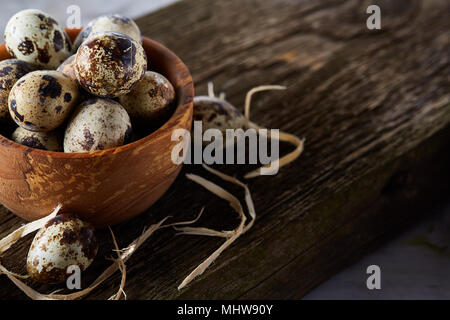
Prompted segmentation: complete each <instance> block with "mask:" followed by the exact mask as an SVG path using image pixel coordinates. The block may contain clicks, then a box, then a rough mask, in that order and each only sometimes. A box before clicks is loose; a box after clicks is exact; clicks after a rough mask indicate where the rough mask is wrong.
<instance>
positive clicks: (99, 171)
mask: <svg viewBox="0 0 450 320" xmlns="http://www.w3.org/2000/svg"><path fill="white" fill-rule="evenodd" d="M66 31H67V33H68V34H69V37H70V38H71V40H72V41H73V40H74V39H75V38H76V36H77V35H78V33H79V32H80V31H81V29H66ZM142 45H143V48H144V50H145V52H146V54H147V58H148V70H152V71H156V72H159V73H161V74H162V75H164V76H165V77H166V78H167V79H168V80H169V81H170V82H171V83H172V85H173V87H174V88H175V92H176V106H175V108H174V111H173V114H172V115H171V117H170V118H169V119H168V121H167V122H165V123H164V124H163V125H162V126H161V127H160V128H158V129H156V131H154V132H152V133H151V134H149V135H148V136H145V137H143V138H142V139H140V140H138V141H135V142H132V143H129V144H126V145H123V146H120V147H117V148H111V149H107V150H102V151H95V152H87V153H62V152H50V151H44V150H39V149H32V148H29V147H26V146H23V145H20V144H17V143H15V142H13V141H12V140H10V139H8V138H7V137H4V136H2V135H0V202H1V203H2V204H3V205H4V206H5V207H6V208H8V209H9V210H10V211H12V212H13V213H14V214H16V215H17V216H19V217H21V218H23V219H25V220H28V221H32V220H36V219H40V218H42V217H44V216H46V215H47V214H49V213H50V212H51V211H52V210H53V209H54V208H55V207H56V206H57V205H58V204H61V205H62V212H67V213H75V214H77V215H79V216H80V217H81V218H83V219H84V220H86V221H89V222H91V223H93V224H94V225H95V226H97V227H104V226H109V225H114V224H117V223H120V222H122V221H125V220H128V219H130V218H132V217H134V216H136V215H138V214H140V213H142V212H144V211H145V210H146V209H148V208H149V207H150V206H151V205H152V204H153V203H155V202H156V201H157V200H158V199H159V198H160V197H161V196H162V195H163V194H164V193H165V192H166V191H167V189H168V188H169V187H170V185H171V184H172V183H173V181H174V180H175V178H176V177H177V175H178V173H179V171H180V170H181V165H179V164H175V163H173V161H172V157H171V154H172V149H173V147H175V146H176V145H177V144H178V143H179V142H178V141H172V139H171V136H172V132H173V131H174V130H176V129H186V130H190V128H191V124H192V114H193V103H192V101H193V97H194V85H193V82H192V77H191V75H190V73H189V70H188V68H187V67H186V65H185V64H184V63H183V62H182V61H181V60H180V59H179V58H178V57H177V56H176V55H175V54H174V53H173V52H171V51H170V50H169V49H167V48H166V47H164V46H163V45H161V44H159V43H157V42H156V41H153V40H151V39H149V38H146V37H143V41H142ZM8 58H10V56H9V54H8V53H7V51H6V49H5V45H4V44H1V45H0V60H4V59H8Z"/></svg>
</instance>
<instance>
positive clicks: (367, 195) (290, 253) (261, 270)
mask: <svg viewBox="0 0 450 320" xmlns="http://www.w3.org/2000/svg"><path fill="white" fill-rule="evenodd" d="M369 4H378V5H379V6H380V7H381V12H382V30H380V31H370V30H368V29H367V28H366V18H367V16H368V15H367V14H366V13H365V12H366V8H367V6H368V5H369ZM448 12H449V4H448V1H447V0H430V1H428V0H427V1H418V0H416V1H413V0H396V1H391V0H385V1H356V0H355V1H352V0H348V1H343V0H334V1H333V0H324V1H316V0H311V1H302V0H273V1H263V0H261V1H256V0H255V1H241V0H229V1H220V0H196V1H193V0H192V1H182V2H180V3H177V4H175V5H173V6H170V7H167V8H165V9H162V10H160V11H158V12H156V13H152V14H150V15H148V16H146V17H143V18H141V19H139V20H138V24H139V25H140V26H141V28H142V30H143V32H144V34H145V35H146V36H149V37H152V38H153V39H156V40H158V41H160V42H162V43H164V44H165V45H167V46H168V47H169V48H171V49H172V50H173V51H174V52H176V53H177V54H178V55H179V56H180V57H181V58H182V59H183V60H184V61H185V63H186V64H187V65H188V67H189V68H190V70H191V72H192V74H193V76H194V81H195V83H196V91H197V94H205V93H206V83H207V82H208V81H214V83H215V86H216V89H217V90H218V91H225V92H226V93H227V97H228V99H229V100H230V101H231V102H232V103H233V104H235V105H236V106H238V107H240V108H242V106H243V100H244V96H245V93H246V92H247V91H248V90H249V89H250V88H252V87H254V86H257V85H261V84H284V85H287V86H288V87H289V88H288V90H287V91H285V92H276V93H275V92H273V93H265V94H261V95H259V96H258V97H257V98H256V99H255V104H254V108H253V115H254V118H253V119H254V121H255V122H257V123H259V124H262V125H265V126H268V127H273V128H280V129H282V130H284V131H288V132H293V133H295V134H297V135H299V136H302V137H305V138H306V139H307V140H306V141H307V144H306V152H305V153H304V155H303V156H302V157H301V159H299V160H298V161H297V162H295V163H293V164H291V165H289V166H288V167H286V168H283V169H282V170H281V172H280V173H279V174H278V175H277V176H275V177H261V178H258V179H256V180H251V181H249V187H250V189H251V190H252V193H253V197H254V200H255V204H256V209H257V213H258V219H257V222H256V224H255V226H254V228H253V229H252V230H251V232H249V233H248V234H246V235H245V236H243V237H242V238H240V239H239V240H238V241H237V242H236V243H235V245H233V246H232V247H231V248H230V249H229V250H227V251H226V252H225V253H224V254H223V255H222V256H221V257H220V258H219V259H218V260H217V261H216V262H215V264H214V265H213V266H212V267H211V268H210V269H209V270H208V271H207V272H206V273H205V274H204V275H203V276H201V277H200V278H199V279H197V280H196V281H195V282H194V283H193V284H192V285H190V286H189V287H188V288H187V289H185V290H182V291H178V290H177V289H176V288H177V286H178V284H179V283H180V282H181V281H182V280H183V278H184V277H185V276H186V275H187V274H189V272H190V271H191V270H192V269H193V268H194V267H195V266H197V264H198V263H200V262H201V261H202V260H203V259H204V258H206V257H207V256H208V255H209V254H210V253H211V252H213V251H214V249H215V248H217V247H218V246H219V245H220V243H221V242H222V240H220V239H212V238H205V237H186V236H183V237H175V236H174V235H175V232H174V231H173V230H168V229H167V230H162V231H158V233H157V234H155V235H154V236H153V237H152V238H151V239H150V240H149V241H148V242H147V243H146V244H145V245H143V246H142V247H141V249H140V251H139V252H138V253H137V254H136V255H135V256H134V257H133V258H132V259H131V260H130V261H129V263H128V277H127V286H126V292H127V294H128V298H129V299H166V298H206V299H211V298H280V299H286V298H299V297H301V296H302V295H304V294H305V293H306V292H308V291H309V290H310V289H311V288H313V287H314V286H316V285H317V284H319V283H320V282H322V281H324V280H325V279H327V278H328V277H330V276H331V275H333V274H335V273H336V272H338V271H339V270H340V269H341V268H343V267H344V266H346V265H348V264H349V263H351V262H352V261H355V260H356V259H358V258H359V257H361V255H363V254H365V253H367V252H369V251H370V250H371V249H372V248H374V247H375V246H376V245H378V244H380V243H381V241H382V240H383V239H384V238H385V237H386V236H389V235H390V234H392V233H393V232H395V231H396V230H398V228H400V227H401V226H404V225H405V224H409V223H411V222H412V221H414V220H416V219H417V218H418V217H419V216H420V215H421V214H423V213H424V212H427V211H428V210H423V209H424V208H430V206H434V205H436V204H437V203H439V201H441V200H443V199H447V198H448V194H449V189H450V184H449V182H448V181H449V177H450V170H449V169H448V165H447V164H448V163H449V160H450V128H449V126H448V124H449V122H450V90H449V89H450V54H449V53H450V43H449V37H450V25H449V21H450V19H449V16H448ZM282 150H284V151H289V150H290V148H289V147H288V146H283V148H282ZM130 165H131V164H130ZM149 165H151V159H149ZM221 168H222V169H223V170H225V172H227V173H231V174H235V175H236V176H238V177H242V173H244V172H247V171H248V170H249V167H243V166H233V167H231V166H222V167H221ZM187 172H194V173H197V174H201V175H204V176H206V177H209V178H212V177H211V175H208V174H206V173H205V171H204V170H203V169H202V168H201V167H199V166H185V168H184V169H183V172H182V175H180V177H179V178H178V179H177V181H176V182H175V184H174V185H173V186H172V187H171V189H170V190H169V192H168V193H167V194H166V195H165V196H164V197H163V198H161V199H160V201H159V202H158V203H157V204H156V205H155V206H153V207H152V208H151V209H150V210H149V211H148V212H147V213H145V214H143V215H142V216H140V217H138V218H136V219H134V220H132V221H129V222H127V223H124V224H122V225H120V226H117V227H114V231H115V233H116V235H117V237H118V238H119V242H120V245H122V246H124V245H126V244H127V243H128V242H130V241H131V240H132V239H134V238H135V237H136V236H138V235H139V234H140V233H141V232H142V229H143V228H144V226H146V225H150V224H152V223H155V222H157V221H158V220H159V219H161V218H162V217H164V216H166V215H170V216H173V221H175V220H176V221H180V220H188V219H191V218H193V217H194V216H196V214H197V213H198V212H199V210H200V209H201V207H202V206H203V205H206V213H205V215H204V217H203V218H202V219H201V221H199V223H198V224H199V225H202V226H209V227H215V228H220V229H225V228H231V227H233V226H234V225H235V224H236V223H237V222H238V220H237V219H236V218H235V214H234V213H233V212H232V210H231V209H230V208H229V207H228V206H227V205H226V204H224V202H223V201H222V200H220V199H217V198H214V197H211V196H210V194H209V193H208V192H206V191H204V190H203V189H201V187H199V186H197V185H195V184H194V183H192V182H190V181H188V180H187V179H186V178H185V177H184V173H187ZM214 181H218V180H216V179H214ZM226 186H227V188H229V189H230V190H231V191H233V192H235V193H237V194H239V195H240V196H241V199H242V192H241V190H239V189H237V188H235V187H233V186H230V185H226ZM21 222H22V221H20V220H19V219H17V218H14V217H13V216H12V215H11V214H10V213H8V212H6V210H3V211H1V213H0V234H2V235H4V234H6V232H7V231H8V230H11V228H13V227H15V226H18V225H19V224H20V223H21ZM99 237H100V238H101V241H102V243H103V246H102V251H101V253H100V255H99V257H100V258H99V259H98V260H97V261H96V262H95V264H94V265H93V266H92V268H91V271H90V272H89V274H87V275H86V276H85V277H84V280H85V282H86V283H88V282H89V281H91V280H92V279H94V278H95V276H96V275H98V274H99V272H100V271H101V270H102V269H103V268H104V267H105V266H106V265H107V264H108V263H109V262H108V261H106V260H103V258H102V257H103V256H110V255H112V253H111V251H110V249H111V243H110V239H109V236H108V233H107V232H106V231H101V232H99ZM28 244H29V239H28V242H27V241H22V242H20V243H19V244H18V245H17V246H16V247H15V249H14V250H10V252H8V255H6V256H5V257H4V258H3V259H2V262H3V263H4V264H5V265H7V266H8V267H11V268H12V269H13V270H15V271H17V272H23V271H24V269H23V267H22V265H23V259H24V257H25V254H26V251H27V246H28ZM118 283H119V275H116V276H115V277H113V278H111V279H110V280H108V281H107V282H106V283H105V284H104V285H103V286H102V287H101V288H99V289H97V290H96V291H95V292H94V293H93V294H91V295H90V298H107V297H109V296H110V295H111V294H112V293H113V292H114V289H115V288H117V285H118ZM0 288H1V290H0V298H2V299H6V298H23V297H24V295H23V294H22V293H21V292H20V291H19V290H17V289H16V288H15V287H14V286H13V285H12V284H11V283H10V282H9V281H8V280H7V279H6V278H5V277H1V278H0ZM38 288H39V289H41V290H51V289H53V288H54V287H44V286H42V287H38Z"/></svg>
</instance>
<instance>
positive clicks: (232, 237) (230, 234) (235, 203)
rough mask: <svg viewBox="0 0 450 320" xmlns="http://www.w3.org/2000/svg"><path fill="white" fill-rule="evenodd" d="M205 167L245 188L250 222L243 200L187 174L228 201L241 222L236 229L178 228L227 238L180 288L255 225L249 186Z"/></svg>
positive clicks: (186, 231) (203, 270)
mask: <svg viewBox="0 0 450 320" xmlns="http://www.w3.org/2000/svg"><path fill="white" fill-rule="evenodd" d="M203 167H204V168H205V169H206V170H208V171H209V172H211V173H212V174H214V175H216V176H218V177H220V178H221V179H223V180H225V181H228V182H231V183H233V184H236V185H238V186H240V187H242V188H244V190H245V202H246V205H247V210H248V213H249V215H250V218H251V220H250V222H249V223H248V224H247V225H246V224H245V223H246V221H247V217H246V215H245V213H244V209H243V207H242V204H241V202H240V201H239V200H238V199H237V198H236V197H235V196H234V195H232V194H231V193H229V192H228V191H226V190H225V189H223V188H222V187H220V186H218V185H217V184H215V183H213V182H211V181H209V180H207V179H205V178H202V177H200V176H198V175H194V174H187V175H186V176H187V177H188V178H189V179H190V180H192V181H194V182H196V183H198V184H199V185H201V186H202V187H204V188H205V189H207V190H208V191H210V192H212V193H214V194H215V195H217V196H218V197H220V198H222V199H224V200H226V201H228V203H229V205H230V206H231V207H232V208H233V209H234V210H235V211H236V212H237V213H238V215H239V218H240V223H239V225H238V226H237V227H236V229H234V230H230V231H216V230H212V229H208V228H194V227H183V228H177V230H179V231H181V234H186V235H203V236H214V237H223V238H226V239H227V240H226V241H225V242H224V243H223V244H222V245H221V246H220V247H219V248H218V249H217V250H216V251H214V252H213V253H212V254H211V255H210V256H209V257H208V258H207V259H206V260H204V261H203V262H202V263H201V264H200V265H199V266H198V267H196V268H195V269H194V270H193V271H192V272H191V273H190V274H189V275H188V276H187V277H186V278H185V279H184V280H183V282H182V283H181V284H180V285H179V286H178V290H181V289H183V288H184V287H186V286H187V285H188V284H189V283H191V282H192V280H194V279H195V278H196V277H198V276H200V275H201V274H203V273H204V272H205V270H206V269H207V268H208V267H209V266H210V265H211V264H212V263H213V262H214V261H215V260H216V259H217V258H218V257H219V256H220V255H221V254H222V252H223V251H225V250H226V249H227V248H228V247H229V246H230V245H231V244H232V243H233V242H234V241H236V240H237V239H238V238H239V237H240V236H241V235H242V234H244V233H245V232H247V231H248V230H249V229H250V228H251V227H252V225H253V223H254V221H255V219H256V211H255V206H254V204H253V200H252V197H251V194H250V190H249V189H248V187H247V186H246V185H245V184H243V183H242V182H241V181H239V180H237V179H236V178H233V177H231V176H228V175H226V174H224V173H221V172H219V171H217V170H214V169H212V168H210V167H208V166H206V165H203Z"/></svg>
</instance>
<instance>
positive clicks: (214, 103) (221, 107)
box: [194, 96, 246, 144]
mask: <svg viewBox="0 0 450 320" xmlns="http://www.w3.org/2000/svg"><path fill="white" fill-rule="evenodd" d="M194 121H201V122H202V128H203V132H204V131H206V130H208V129H219V130H220V131H221V132H222V134H223V138H224V139H225V137H226V136H225V134H226V130H227V129H234V130H236V129H243V128H244V127H245V123H246V121H245V117H244V115H243V114H242V113H241V112H239V110H237V109H236V108H235V107H234V106H233V105H232V104H230V103H229V102H227V101H225V100H222V99H219V98H213V97H207V96H198V97H195V98H194ZM204 143H206V144H207V143H208V142H204Z"/></svg>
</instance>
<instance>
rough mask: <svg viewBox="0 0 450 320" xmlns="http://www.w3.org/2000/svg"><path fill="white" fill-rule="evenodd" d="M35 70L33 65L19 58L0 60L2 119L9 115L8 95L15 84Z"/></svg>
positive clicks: (0, 107) (0, 116)
mask: <svg viewBox="0 0 450 320" xmlns="http://www.w3.org/2000/svg"><path fill="white" fill-rule="evenodd" d="M33 70H34V67H33V66H31V65H30V64H28V63H26V62H25V61H21V60H17V59H8V60H3V61H2V62H0V119H4V118H6V117H7V116H8V115H9V110H8V96H9V93H10V91H11V89H12V87H13V86H14V84H15V83H16V82H17V80H19V79H20V78H22V77H23V76H24V75H26V74H27V73H29V72H31V71H33Z"/></svg>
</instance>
